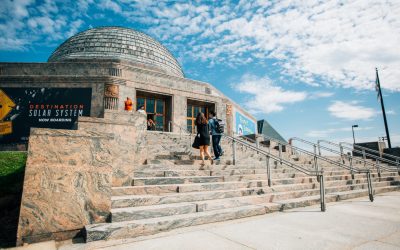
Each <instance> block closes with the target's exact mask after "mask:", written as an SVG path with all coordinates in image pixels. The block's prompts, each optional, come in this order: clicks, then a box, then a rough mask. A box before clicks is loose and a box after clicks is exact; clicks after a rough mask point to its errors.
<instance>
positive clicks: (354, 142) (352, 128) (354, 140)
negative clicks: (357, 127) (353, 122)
mask: <svg viewBox="0 0 400 250" xmlns="http://www.w3.org/2000/svg"><path fill="white" fill-rule="evenodd" d="M351 131H352V132H353V144H356V138H355V137H354V126H351Z"/></svg>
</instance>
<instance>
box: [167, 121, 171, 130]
mask: <svg viewBox="0 0 400 250" xmlns="http://www.w3.org/2000/svg"><path fill="white" fill-rule="evenodd" d="M168 131H169V132H171V121H169V122H168Z"/></svg>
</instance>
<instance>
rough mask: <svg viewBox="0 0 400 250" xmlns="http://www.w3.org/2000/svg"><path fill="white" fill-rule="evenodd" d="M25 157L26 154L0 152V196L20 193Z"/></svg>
mask: <svg viewBox="0 0 400 250" xmlns="http://www.w3.org/2000/svg"><path fill="white" fill-rule="evenodd" d="M26 157H27V155H26V152H19V151H15V152H14V151H12V152H9V151H0V196H3V195H10V194H18V193H20V192H21V190H22V185H23V181H24V173H25V163H26Z"/></svg>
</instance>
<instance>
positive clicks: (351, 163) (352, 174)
mask: <svg viewBox="0 0 400 250" xmlns="http://www.w3.org/2000/svg"><path fill="white" fill-rule="evenodd" d="M349 165H350V174H351V179H353V180H354V171H353V156H350V157H349Z"/></svg>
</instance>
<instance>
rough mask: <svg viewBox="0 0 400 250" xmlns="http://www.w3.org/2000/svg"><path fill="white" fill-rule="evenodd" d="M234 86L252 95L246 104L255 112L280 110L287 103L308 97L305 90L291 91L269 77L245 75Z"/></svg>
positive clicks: (264, 112) (266, 112)
mask: <svg viewBox="0 0 400 250" xmlns="http://www.w3.org/2000/svg"><path fill="white" fill-rule="evenodd" d="M232 87H233V88H234V89H235V90H236V91H238V92H240V93H244V94H249V95H250V96H249V98H248V99H247V101H245V103H244V106H245V107H246V108H247V109H248V110H249V111H250V112H252V113H255V114H257V113H262V114H268V113H272V112H279V111H282V110H283V109H284V106H285V105H287V104H291V103H295V102H300V101H303V100H305V99H306V97H307V94H306V93H305V92H296V91H290V90H285V89H283V88H282V87H279V86H275V85H274V84H273V83H272V81H271V80H270V79H269V78H268V77H263V78H258V77H256V76H252V75H244V76H243V77H242V79H241V82H239V83H236V84H233V85H232Z"/></svg>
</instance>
